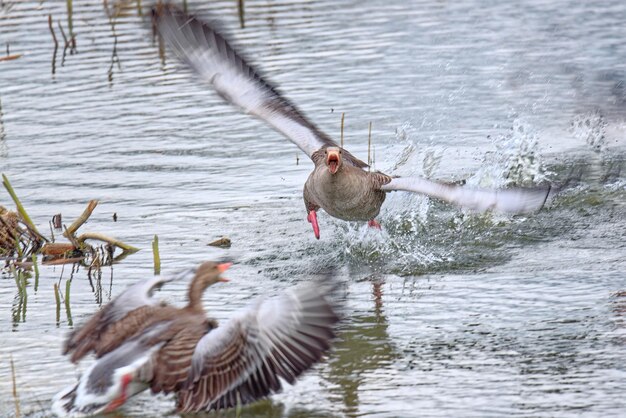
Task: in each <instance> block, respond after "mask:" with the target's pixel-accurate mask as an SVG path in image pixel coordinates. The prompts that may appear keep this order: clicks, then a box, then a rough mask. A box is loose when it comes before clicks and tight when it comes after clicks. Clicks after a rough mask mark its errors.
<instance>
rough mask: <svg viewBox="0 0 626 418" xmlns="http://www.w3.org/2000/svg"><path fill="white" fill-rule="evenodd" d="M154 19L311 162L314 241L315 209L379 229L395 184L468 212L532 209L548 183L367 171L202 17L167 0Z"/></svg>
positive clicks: (190, 59)
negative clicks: (474, 184) (471, 184)
mask: <svg viewBox="0 0 626 418" xmlns="http://www.w3.org/2000/svg"><path fill="white" fill-rule="evenodd" d="M154 23H155V26H156V28H157V30H158V31H159V33H160V34H161V36H162V37H163V39H164V40H165V42H166V43H167V44H168V45H169V47H170V48H171V49H172V50H173V51H174V53H175V54H176V55H177V56H178V57H179V58H180V59H181V60H183V61H184V62H186V63H187V64H188V65H189V66H190V67H191V68H192V69H193V70H194V71H195V72H196V73H197V74H198V75H199V76H200V78H201V79H202V80H203V81H205V82H207V83H208V84H211V85H212V86H213V88H214V89H215V90H216V91H217V92H218V94H219V95H220V96H222V97H223V98H224V99H225V100H227V101H229V102H230V103H232V104H234V105H236V106H238V107H240V108H242V109H243V110H244V111H245V112H247V113H250V114H252V115H254V116H256V117H258V118H260V119H263V120H264V121H265V122H267V123H268V124H270V125H271V126H272V127H273V128H274V129H276V130H277V131H279V132H281V133H282V134H283V135H285V136H286V137H287V138H288V139H289V140H291V141H292V142H293V143H295V144H296V145H297V146H298V147H299V148H300V149H301V150H302V151H304V152H305V153H306V154H307V155H308V156H309V157H310V158H311V159H312V160H313V163H314V164H315V168H314V170H313V172H312V173H311V174H310V175H309V178H308V180H307V182H306V184H305V186H304V203H305V206H306V210H307V213H308V218H307V219H308V221H309V222H310V223H311V224H312V225H313V231H314V233H315V237H316V238H318V239H319V237H320V235H319V226H318V222H317V210H318V209H320V208H322V209H324V210H325V211H326V212H327V213H328V214H329V215H331V216H334V217H336V218H339V219H343V220H347V221H369V225H370V226H373V227H377V228H380V225H379V224H378V223H377V222H376V220H375V219H374V218H375V217H376V216H377V215H378V213H379V212H380V207H381V205H382V204H383V202H384V200H385V196H386V193H387V192H391V191H395V190H404V191H409V192H414V193H421V194H425V195H427V196H430V197H434V198H437V199H441V200H444V201H446V202H450V203H453V204H456V205H458V206H461V207H465V208H468V209H472V210H477V211H488V210H494V211H500V212H507V213H525V212H532V211H536V210H539V209H541V207H542V206H543V204H544V203H545V201H546V198H547V197H548V193H549V187H536V188H512V189H506V190H483V189H471V188H465V187H460V186H457V185H453V184H446V183H439V182H434V181H430V180H426V179H424V178H419V177H404V178H400V177H395V178H394V177H391V176H388V175H386V174H383V173H380V172H370V171H369V170H366V168H367V167H368V166H367V164H365V163H364V162H363V161H361V160H359V159H358V158H356V157H354V156H353V155H352V154H350V153H349V152H348V151H346V150H345V149H342V148H340V147H339V146H338V144H337V143H336V142H335V141H333V140H332V139H331V138H330V137H329V136H328V135H326V134H325V133H323V132H322V131H320V130H319V129H318V128H317V127H316V126H315V125H314V124H313V123H311V122H310V121H309V120H308V119H307V118H306V117H305V116H304V115H303V114H302V113H301V112H300V111H299V110H298V108H297V107H296V106H295V105H293V104H292V103H291V102H290V101H289V100H287V99H285V98H284V97H283V96H281V95H280V93H279V92H278V91H277V90H276V88H275V87H274V86H272V85H271V84H270V83H268V82H267V81H265V80H264V79H263V78H261V76H260V75H259V74H258V73H257V71H256V70H255V69H254V68H252V67H251V66H250V65H249V64H248V63H247V62H246V61H245V60H244V59H243V58H241V56H240V55H239V54H238V53H237V52H236V51H235V50H234V49H233V48H232V47H231V46H230V45H229V44H228V42H227V41H226V40H225V39H224V37H223V36H222V35H220V34H219V33H218V32H217V31H215V30H214V29H213V28H211V26H209V25H208V24H207V23H205V22H202V21H201V20H199V19H197V18H196V17H194V16H191V15H188V14H186V13H185V12H183V11H182V10H180V9H178V8H176V7H174V6H172V5H160V6H158V7H156V8H155V10H154Z"/></svg>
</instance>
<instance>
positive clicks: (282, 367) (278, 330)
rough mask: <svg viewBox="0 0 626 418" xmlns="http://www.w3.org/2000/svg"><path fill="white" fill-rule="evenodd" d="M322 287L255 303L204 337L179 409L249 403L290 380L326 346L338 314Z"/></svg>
mask: <svg viewBox="0 0 626 418" xmlns="http://www.w3.org/2000/svg"><path fill="white" fill-rule="evenodd" d="M328 292H329V290H328V287H324V286H320V285H319V283H318V284H317V285H315V284H308V285H303V286H300V287H296V288H295V289H293V290H290V291H288V292H285V293H283V294H282V295H280V296H279V297H277V298H274V299H269V300H264V301H261V302H259V303H257V304H255V305H254V306H253V307H252V308H251V309H248V310H246V311H245V312H243V313H241V314H239V315H238V316H236V317H234V318H233V319H231V320H230V321H229V322H227V323H226V324H225V325H224V326H222V327H219V328H217V329H216V330H214V331H212V332H210V333H209V334H207V335H206V336H204V337H203V338H202V339H201V340H200V341H199V343H198V345H197V347H196V350H195V352H194V354H193V365H192V367H191V371H190V374H189V377H188V380H187V382H186V384H185V385H184V386H183V389H181V390H180V391H179V392H178V408H179V410H180V411H182V412H194V411H196V412H197V411H201V410H206V411H209V410H212V409H220V408H228V407H232V406H236V405H237V402H238V401H239V402H241V403H242V404H246V403H250V402H252V401H255V400H257V399H260V398H263V397H266V396H268V395H269V394H271V393H275V392H278V391H280V390H281V383H280V380H279V378H282V379H285V380H286V381H287V382H289V383H293V382H294V381H295V379H296V378H297V377H298V376H300V375H301V374H302V373H303V372H304V371H306V370H308V369H309V368H311V366H313V365H314V364H315V363H317V362H318V361H319V360H320V359H321V357H322V356H323V355H324V353H326V352H327V351H328V349H329V348H330V340H331V339H332V338H333V337H334V325H335V324H336V322H337V321H338V317H337V315H336V313H335V310H334V308H333V304H332V303H331V302H329V300H328V296H329V295H328Z"/></svg>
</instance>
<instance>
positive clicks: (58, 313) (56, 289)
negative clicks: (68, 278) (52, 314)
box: [54, 283, 61, 325]
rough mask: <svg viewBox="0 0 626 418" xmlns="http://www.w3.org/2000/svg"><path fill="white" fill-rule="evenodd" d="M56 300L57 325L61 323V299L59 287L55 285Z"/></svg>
mask: <svg viewBox="0 0 626 418" xmlns="http://www.w3.org/2000/svg"><path fill="white" fill-rule="evenodd" d="M54 300H55V301H56V303H57V325H59V322H61V298H60V297H59V285H58V284H57V283H55V284H54Z"/></svg>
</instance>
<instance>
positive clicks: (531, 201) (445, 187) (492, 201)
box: [380, 177, 550, 213]
mask: <svg viewBox="0 0 626 418" xmlns="http://www.w3.org/2000/svg"><path fill="white" fill-rule="evenodd" d="M380 189H381V190H384V191H395V190H404V191H408V192H415V193H421V194H425V195H427V196H429V197H434V198H437V199H441V200H443V201H446V202H449V203H453V204H455V205H458V206H461V207H464V208H467V209H472V210H476V211H481V212H486V211H495V212H504V213H528V212H534V211H537V210H539V209H541V208H542V207H543V205H544V203H545V202H546V199H547V198H548V194H549V193H550V187H549V186H547V187H535V188H510V189H499V190H487V189H472V188H470V187H463V186H457V185H454V184H445V183H437V182H434V181H430V180H426V179H424V178H420V177H396V178H393V179H392V180H391V181H390V182H389V183H387V184H384V185H382V186H380Z"/></svg>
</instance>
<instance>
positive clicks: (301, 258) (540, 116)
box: [0, 0, 626, 417]
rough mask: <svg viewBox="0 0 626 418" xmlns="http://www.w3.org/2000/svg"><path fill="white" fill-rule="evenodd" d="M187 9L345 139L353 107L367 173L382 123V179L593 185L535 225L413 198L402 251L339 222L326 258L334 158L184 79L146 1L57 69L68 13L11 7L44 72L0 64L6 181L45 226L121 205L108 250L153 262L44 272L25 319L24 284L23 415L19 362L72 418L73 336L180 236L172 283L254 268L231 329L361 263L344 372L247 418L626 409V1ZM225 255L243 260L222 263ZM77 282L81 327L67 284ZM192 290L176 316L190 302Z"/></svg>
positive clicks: (0, 140)
mask: <svg viewBox="0 0 626 418" xmlns="http://www.w3.org/2000/svg"><path fill="white" fill-rule="evenodd" d="M188 3H189V8H190V9H192V10H195V11H198V12H199V14H201V15H211V16H213V17H217V18H218V19H219V20H220V21H222V22H223V26H224V27H225V28H227V29H228V32H229V34H230V35H231V37H232V38H233V39H234V40H235V42H236V43H237V44H238V45H239V46H240V47H241V48H243V49H244V50H245V53H246V56H247V57H249V58H250V60H251V61H252V62H253V63H254V64H255V65H257V66H258V67H259V68H260V69H261V70H262V73H263V74H265V75H266V76H267V78H269V79H270V80H272V81H273V82H274V83H276V84H278V85H279V86H280V89H281V91H283V92H284V93H285V94H286V96H287V97H289V98H291V99H292V100H293V101H294V102H295V103H297V104H298V105H299V106H300V108H301V109H302V110H303V111H304V112H305V113H306V114H307V115H308V116H309V117H310V118H311V119H312V120H313V121H314V122H316V123H317V124H319V126H320V127H321V128H322V129H324V130H325V131H327V132H328V133H330V134H331V135H333V136H334V137H335V138H338V137H339V130H340V119H341V113H342V112H345V115H346V116H345V120H346V124H345V141H346V147H347V148H349V149H350V150H351V151H352V152H354V153H355V154H356V155H358V156H360V157H362V158H366V156H367V135H368V123H369V122H370V121H371V122H372V126H373V131H372V138H373V144H374V149H375V166H376V168H378V169H381V170H385V171H391V172H392V173H394V174H401V175H409V174H415V175H426V176H429V177H431V178H438V179H444V180H460V179H466V180H467V182H468V183H469V184H474V185H476V184H480V185H484V186H504V185H507V184H509V183H511V182H516V183H521V184H529V183H536V182H540V181H545V180H549V181H552V182H554V183H555V184H562V183H564V182H565V181H566V179H568V178H571V177H575V178H576V179H578V180H579V181H578V182H570V183H569V184H568V185H567V186H568V187H566V188H565V189H564V190H563V191H562V192H561V193H560V194H559V195H556V196H554V197H552V198H551V199H550V200H549V202H548V205H547V207H546V208H545V209H544V210H542V211H541V212H540V213H538V214H536V215H532V216H518V217H504V216H497V215H475V214H471V213H465V212H463V211H460V210H457V209H456V208H452V207H450V206H447V205H443V204H441V203H438V202H433V201H429V200H427V199H425V198H422V197H420V196H411V195H408V194H402V193H396V194H393V195H390V196H389V198H388V201H387V203H386V205H385V207H384V209H383V212H382V214H381V216H380V219H379V220H380V221H381V223H382V225H383V227H384V230H383V231H382V232H379V231H376V230H371V229H368V228H367V227H366V226H364V225H360V224H348V223H344V222H341V221H336V220H333V219H331V218H329V217H328V216H326V215H324V214H321V215H320V227H321V233H322V239H321V240H320V241H316V240H315V239H314V237H313V234H312V231H311V229H310V225H309V224H308V223H307V222H306V213H305V211H304V205H303V203H302V200H301V190H302V185H303V183H304V181H305V179H306V177H307V175H308V173H309V171H310V169H311V167H312V164H311V163H310V161H307V159H306V157H305V156H304V155H303V154H302V153H298V152H297V149H296V148H295V147H294V146H293V145H291V144H290V143H289V142H288V141H287V140H285V139H283V138H282V137H281V136H280V135H279V134H278V133H276V132H274V131H272V130H271V129H270V128H268V127H266V126H265V125H264V124H262V123H261V122H259V121H257V120H254V119H251V118H249V117H247V116H245V115H242V114H240V113H239V112H238V111H237V110H236V109H234V108H232V107H231V106H229V105H227V104H225V103H223V101H222V100H221V99H220V98H219V97H217V96H216V95H215V94H214V93H213V92H212V91H210V89H207V88H204V87H203V86H201V85H199V84H198V82H197V81H196V80H195V79H194V78H193V77H192V76H191V74H190V73H189V72H188V71H187V70H185V69H184V68H182V67H181V66H180V65H179V64H178V63H177V62H176V61H175V60H173V59H172V57H171V56H170V55H169V54H168V53H167V51H166V53H165V57H164V60H162V59H161V57H160V56H159V51H158V47H157V45H156V43H155V42H154V40H153V39H152V36H151V33H150V29H149V25H148V24H147V21H146V17H145V16H142V15H141V14H140V13H139V10H138V7H137V6H138V5H137V3H136V2H127V3H123V4H120V3H116V2H113V1H109V2H108V7H109V11H110V14H111V16H114V17H113V18H112V19H109V18H108V17H107V13H106V11H105V9H104V5H103V2H100V1H96V0H93V1H92V0H83V1H75V2H74V10H73V26H74V32H75V34H76V43H77V53H75V54H70V53H69V51H68V52H67V54H66V55H65V58H64V59H63V48H62V46H61V48H60V49H59V51H58V52H57V56H56V62H55V64H56V68H55V73H54V74H52V57H53V41H52V36H51V34H50V31H49V29H48V20H47V19H48V15H49V14H50V15H52V17H53V22H54V27H55V31H56V36H57V38H58V39H59V40H62V37H61V34H60V31H59V29H58V26H57V25H58V23H57V22H60V23H61V24H62V25H63V26H64V29H65V32H66V33H67V32H68V27H67V11H66V2H65V1H54V2H53V1H25V0H23V1H10V0H8V1H7V0H4V1H1V2H0V45H5V44H7V43H8V44H9V45H10V51H11V53H21V54H23V56H22V57H21V58H19V59H17V60H14V61H6V62H0V104H1V111H0V171H2V172H3V173H5V174H7V175H8V176H9V178H10V179H11V181H12V184H13V186H14V187H15V189H16V191H17V192H18V194H19V196H20V197H21V199H22V202H23V203H24V204H25V206H26V208H27V209H28V211H29V213H30V215H31V217H32V218H33V219H34V220H35V222H36V223H37V224H38V225H39V226H40V229H41V230H43V231H47V230H48V227H47V222H48V220H49V219H50V218H51V217H52V215H54V214H56V213H59V212H61V213H63V216H64V220H65V222H66V223H69V222H71V220H73V219H74V218H75V217H76V216H78V215H79V214H80V213H81V212H82V210H83V209H84V207H85V205H86V203H87V201H88V200H89V199H98V200H100V204H99V206H98V207H97V209H96V211H95V213H94V214H93V215H92V217H91V218H90V220H89V222H88V224H86V225H85V226H83V230H91V231H99V232H104V233H106V234H109V235H112V236H115V237H117V238H119V239H121V240H123V241H125V242H128V243H130V244H132V245H135V246H137V247H140V248H141V249H142V250H141V251H140V252H139V253H137V254H134V255H132V256H130V257H128V258H127V259H126V260H124V261H123V262H121V263H119V264H115V265H114V266H113V267H105V268H103V269H102V274H101V276H98V275H96V277H94V278H92V280H89V278H88V274H87V271H86V270H85V269H84V268H82V267H80V268H78V269H72V267H70V266H65V267H61V266H56V267H41V268H40V269H41V277H40V279H39V286H38V288H37V290H36V291H35V289H34V286H33V283H32V280H31V282H30V283H29V286H28V288H27V296H28V297H27V301H26V303H27V306H26V310H25V311H22V314H21V315H20V312H19V311H18V309H20V308H21V309H23V305H20V300H19V297H18V292H17V289H16V285H15V281H14V279H13V277H12V276H11V275H10V274H4V275H2V276H0V376H2V378H1V379H0V388H1V390H0V416H12V415H13V414H14V413H15V412H14V411H15V407H14V399H13V396H12V393H11V391H12V385H11V379H10V378H9V376H10V375H11V373H10V364H9V361H10V358H11V357H12V359H13V361H14V364H15V367H16V380H17V389H18V396H19V402H20V406H21V411H22V414H23V415H25V416H38V417H39V416H48V415H49V412H48V408H49V402H50V398H51V397H52V396H53V394H54V393H56V392H57V391H58V390H60V389H61V388H63V387H64V386H66V385H69V384H71V383H72V382H73V381H75V379H76V377H77V376H78V375H79V373H80V371H81V370H83V369H84V368H85V365H86V364H89V360H87V361H86V362H84V363H85V364H82V365H81V366H80V367H78V368H76V367H74V366H72V365H70V364H69V362H67V361H66V360H65V359H64V358H63V357H62V356H61V354H60V346H61V342H62V340H63V338H64V336H65V335H66V334H67V333H68V332H69V330H70V329H71V328H72V325H71V323H74V324H76V323H81V322H83V321H84V320H85V319H86V318H88V316H89V315H90V314H91V313H93V312H94V311H95V310H97V309H98V308H99V306H101V304H103V303H106V302H107V301H108V300H110V298H111V297H113V296H115V295H116V294H118V293H119V292H120V291H121V290H122V289H124V288H125V287H126V286H127V285H129V284H130V283H133V282H134V281H136V280H138V279H140V278H142V277H146V276H149V275H151V274H153V272H152V253H151V241H152V239H153V236H154V235H155V234H156V235H158V237H159V241H160V251H161V257H162V263H163V274H175V273H177V272H180V271H182V270H183V269H185V268H188V267H190V266H193V265H195V264H196V263H198V262H199V261H201V260H206V259H231V260H233V261H235V262H236V265H235V266H234V267H233V268H232V269H231V271H230V272H229V277H230V278H231V279H232V281H231V282H230V283H228V284H220V285H218V286H215V287H214V288H211V289H210V291H208V292H207V294H206V295H205V306H206V308H207V309H208V310H209V312H210V313H211V314H212V315H214V316H215V317H217V318H218V319H220V320H226V319H227V318H228V317H229V315H230V314H231V313H232V312H233V311H235V310H237V309H241V308H243V307H245V306H246V304H248V303H249V302H250V301H251V299H253V298H255V297H258V296H260V295H272V294H275V293H277V292H279V291H280V290H281V289H284V288H286V287H288V286H291V285H294V284H296V283H299V282H303V281H306V280H309V279H311V278H313V277H315V276H316V275H318V274H320V273H323V272H324V271H327V270H328V269H331V268H335V269H336V275H337V280H338V281H339V282H340V283H341V288H342V292H344V293H345V295H346V298H347V307H346V312H347V317H346V319H345V321H344V323H343V324H342V326H341V332H340V335H339V338H338V341H337V343H336V347H335V349H334V351H333V353H332V354H331V355H330V356H329V358H328V360H327V361H326V362H324V363H323V364H320V365H319V366H317V367H315V369H314V370H312V371H311V372H309V373H308V374H306V375H305V376H304V377H303V378H302V379H301V380H300V381H299V382H298V384H297V385H295V386H288V387H286V388H285V390H284V392H283V393H282V394H280V395H277V396H274V397H272V399H271V400H270V401H264V402H261V403H259V404H256V405H254V406H253V407H250V408H246V409H244V411H243V416H289V417H305V416H306V417H308V416H387V417H409V416H504V415H515V416H573V415H576V416H578V415H583V416H603V417H607V416H623V415H624V413H626V396H625V395H626V392H625V389H624V388H625V387H626V385H625V383H626V366H625V364H626V353H625V351H624V345H625V343H626V331H625V328H624V327H625V326H626V274H625V271H626V263H625V262H624V260H625V259H626V257H625V255H626V254H625V244H624V243H625V240H624V231H626V217H625V210H624V203H625V201H626V199H625V197H626V193H625V186H626V183H625V181H624V175H623V173H624V171H623V167H624V150H625V145H626V141H625V139H626V118H625V114H626V84H625V83H626V42H625V41H624V40H625V39H626V27H625V26H624V22H626V4H625V3H624V2H622V1H616V0H615V1H614V0H609V1H605V2H602V3H596V2H587V4H581V3H582V2H574V1H522V2H518V3H509V2H495V1H465V2H447V1H411V2H407V1H400V0H386V1H377V0H368V1H344V2H336V1H324V0H320V1H312V0H311V1H308V0H300V1H294V0H286V1H278V0H276V1H274V0H267V1H261V0H259V1H252V0H248V1H246V2H245V4H246V14H245V16H246V27H245V29H241V28H240V27H239V23H238V17H237V9H236V1H234V0H233V1H230V0H228V1H227V0H223V1H212V2H202V1H189V2H188ZM143 6H144V9H143V14H144V15H145V14H146V13H147V11H148V10H147V6H148V5H147V4H146V2H145V1H144V2H143ZM114 48H115V52H116V57H117V58H118V60H119V65H118V62H117V60H114V61H112V57H113V56H114V55H113V52H114ZM3 49H4V48H3ZM297 155H298V158H299V163H298V164H297V163H296V156H297ZM0 204H2V205H5V206H11V201H10V199H9V197H8V195H7V194H4V192H3V193H2V194H0ZM114 213H115V214H117V218H118V220H117V222H114V221H113V219H112V218H113V214H114ZM222 235H226V236H229V237H230V238H231V239H232V242H233V245H232V247H231V248H230V249H228V250H223V249H217V248H213V247H209V246H207V245H206V244H207V243H208V242H210V241H212V240H214V239H216V238H219V237H221V236H222ZM68 280H71V299H70V307H71V311H69V312H67V311H66V309H65V307H64V305H63V303H62V306H61V311H60V313H59V319H58V320H57V313H56V304H55V299H54V291H53V284H54V283H58V284H59V286H60V288H61V289H62V290H64V289H65V286H66V282H67V281H68ZM185 288H186V282H185V281H184V280H183V281H180V282H175V283H173V284H172V285H170V286H168V288H166V289H164V291H162V292H160V293H159V297H162V298H165V299H168V300H170V301H172V302H173V303H182V302H183V300H184V294H185ZM22 303H23V301H22ZM172 415H175V414H174V412H173V402H172V401H171V399H169V398H166V397H163V396H158V397H156V398H155V397H151V396H150V395H148V394H144V395H141V396H138V397H137V398H135V399H134V400H132V401H131V402H129V403H128V404H127V405H126V406H125V407H124V408H123V409H122V410H121V411H119V412H116V413H115V414H113V416H118V417H125V416H129V417H148V416H149V417H152V416H172ZM226 415H227V416H230V415H233V416H234V412H232V411H231V412H228V413H227V414H226Z"/></svg>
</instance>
